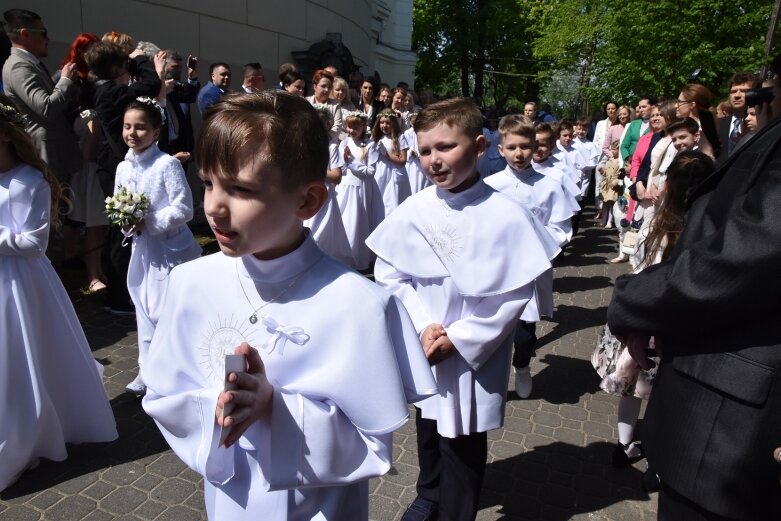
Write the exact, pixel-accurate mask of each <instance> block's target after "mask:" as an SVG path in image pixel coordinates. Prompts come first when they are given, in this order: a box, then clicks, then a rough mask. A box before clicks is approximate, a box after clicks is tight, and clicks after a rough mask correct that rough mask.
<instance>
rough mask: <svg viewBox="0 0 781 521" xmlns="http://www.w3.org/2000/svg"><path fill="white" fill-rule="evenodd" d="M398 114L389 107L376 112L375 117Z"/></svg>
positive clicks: (395, 115)
mask: <svg viewBox="0 0 781 521" xmlns="http://www.w3.org/2000/svg"><path fill="white" fill-rule="evenodd" d="M397 117H399V115H398V114H397V113H396V112H394V111H393V110H391V109H383V110H381V111H380V113H379V114H377V118H378V119H379V118H397Z"/></svg>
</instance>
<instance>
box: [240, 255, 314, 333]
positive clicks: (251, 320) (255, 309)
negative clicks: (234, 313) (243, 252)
mask: <svg viewBox="0 0 781 521" xmlns="http://www.w3.org/2000/svg"><path fill="white" fill-rule="evenodd" d="M235 266H236V276H237V277H238V278H239V287H240V288H241V292H242V293H244V298H245V299H246V300H247V304H249V307H250V308H252V314H251V315H250V316H249V319H248V320H249V323H250V324H256V323H257V322H258V311H260V310H261V309H263V308H264V307H266V306H268V305H269V304H271V303H272V302H276V301H277V299H279V298H280V297H281V296H282V295H284V294H285V293H287V291H288V290H289V289H290V288H292V287H293V286H294V285H295V283H296V282H298V279H300V278H301V277H302V276H303V275H304V273H301V274H300V275H298V276H297V277H295V278H294V279H293V280H292V282H290V284H288V285H287V286H286V287H285V288H284V289H283V290H282V291H280V292H279V293H278V294H277V295H276V296H274V298H272V299H269V300H267V301H265V302H264V303H263V304H261V305H260V306H258V307H253V305H252V301H251V300H250V299H249V296H248V295H247V291H246V290H245V289H244V284H243V283H242V282H241V275H240V274H239V261H238V259H237V260H236V264H235Z"/></svg>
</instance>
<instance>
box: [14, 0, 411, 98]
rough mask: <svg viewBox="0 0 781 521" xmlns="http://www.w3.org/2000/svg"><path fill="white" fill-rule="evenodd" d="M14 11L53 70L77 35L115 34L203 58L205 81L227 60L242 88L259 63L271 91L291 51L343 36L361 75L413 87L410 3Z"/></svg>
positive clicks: (194, 2) (104, 0)
mask: <svg viewBox="0 0 781 521" xmlns="http://www.w3.org/2000/svg"><path fill="white" fill-rule="evenodd" d="M14 7H22V8H25V9H30V10H32V11H35V12H36V13H38V14H39V15H41V17H42V18H43V19H44V23H45V24H46V26H47V28H48V29H49V35H50V37H51V39H52V41H51V44H50V47H49V57H48V58H47V59H45V60H44V61H45V62H46V64H47V66H48V67H49V69H50V70H55V69H57V68H58V67H59V65H60V62H61V61H62V59H63V58H64V56H65V53H66V52H67V48H68V45H69V44H70V42H71V41H72V39H73V37H74V36H75V35H76V34H78V33H81V32H90V33H95V34H97V35H98V36H100V35H102V34H103V33H105V32H107V31H117V32H124V33H128V34H130V35H132V36H133V37H134V38H135V39H136V40H137V41H150V42H153V43H156V44H157V45H159V46H160V47H163V48H174V49H177V50H178V51H179V52H180V53H181V54H182V55H184V56H187V55H188V54H193V55H195V56H198V57H199V58H200V62H201V71H200V76H201V81H202V82H205V81H207V80H208V65H209V64H210V63H212V62H215V61H225V62H228V63H230V64H231V65H232V66H233V67H234V80H233V81H234V82H233V87H234V88H238V87H239V85H240V83H241V80H240V78H239V76H240V70H241V69H240V67H241V65H243V64H244V63H247V62H254V61H259V62H260V63H261V64H262V65H263V67H264V69H265V73H266V78H267V83H268V84H273V83H274V82H275V79H276V76H277V72H276V71H277V67H278V66H279V64H281V63H284V62H292V61H294V60H293V58H292V56H291V54H290V53H291V52H293V51H304V50H307V49H308V48H309V46H310V45H312V44H313V43H315V42H317V41H320V40H322V39H324V38H325V36H326V33H341V34H342V41H343V43H344V44H345V45H346V46H347V47H348V48H349V49H350V51H351V52H352V55H353V59H354V61H355V63H356V64H357V65H359V66H360V67H361V70H362V71H363V72H364V74H367V75H370V74H373V73H374V71H375V70H376V71H377V72H378V73H379V74H380V76H381V77H382V79H383V81H385V82H387V83H391V84H394V85H395V83H396V82H398V81H406V82H408V83H409V84H410V85H412V84H413V81H414V72H415V59H416V57H415V54H414V53H412V52H411V51H410V50H409V49H410V42H411V38H412V0H281V1H280V0H0V12H4V11H5V10H7V9H11V8H14ZM378 26H379V27H378ZM378 28H379V30H378Z"/></svg>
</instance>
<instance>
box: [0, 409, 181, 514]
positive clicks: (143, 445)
mask: <svg viewBox="0 0 781 521" xmlns="http://www.w3.org/2000/svg"><path fill="white" fill-rule="evenodd" d="M111 408H112V410H113V411H114V417H115V418H116V420H117V431H118V432H119V438H118V439H117V440H115V441H113V442H110V443H85V444H81V445H73V444H68V459H66V460H65V461H59V462H57V461H50V460H46V459H42V460H41V463H40V465H39V466H38V467H37V468H35V469H34V470H29V471H27V472H25V473H24V474H23V475H22V477H21V478H20V479H19V481H17V482H16V483H15V484H14V485H13V486H11V487H9V488H7V489H5V490H4V491H3V492H2V494H0V499H2V500H4V501H7V500H12V499H14V498H18V497H21V496H26V495H28V494H32V493H35V492H39V491H41V490H45V489H48V488H52V487H54V486H56V485H59V484H60V483H63V482H65V481H70V480H73V479H75V478H79V477H80V476H85V479H86V477H87V475H89V474H92V473H94V472H96V471H98V472H100V471H101V470H108V469H110V468H111V467H114V466H117V465H121V464H123V463H127V462H133V461H138V460H140V459H142V458H144V457H146V456H151V455H154V454H158V453H161V452H164V451H167V450H168V449H169V447H168V444H167V443H166V441H165V439H164V438H163V436H162V435H161V434H160V431H159V430H158V429H157V426H156V425H155V423H154V422H153V421H152V419H151V418H150V417H149V416H147V415H146V413H145V412H144V410H143V409H142V408H141V400H140V399H138V398H135V397H133V396H130V395H128V394H123V395H121V396H118V397H116V398H114V399H113V400H111ZM137 477H139V476H135V477H133V479H134V480H135V479H136V478H137ZM89 479H92V480H93V481H94V480H96V479H97V477H95V476H94V475H93V476H92V477H90V478H89ZM76 481H77V483H76V486H78V485H79V483H78V480H76ZM80 487H81V488H84V484H81V485H80Z"/></svg>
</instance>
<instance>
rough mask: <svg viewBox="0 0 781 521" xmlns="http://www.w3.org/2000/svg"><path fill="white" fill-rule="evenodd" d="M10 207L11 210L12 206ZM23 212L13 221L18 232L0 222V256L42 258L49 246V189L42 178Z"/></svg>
mask: <svg viewBox="0 0 781 521" xmlns="http://www.w3.org/2000/svg"><path fill="white" fill-rule="evenodd" d="M11 206H12V210H13V207H14V205H11ZM23 210H24V211H23V215H20V216H19V217H18V218H17V219H15V220H16V222H17V223H18V226H17V227H16V228H17V229H18V230H19V231H14V230H13V229H12V228H11V227H10V226H8V225H7V224H4V223H2V222H0V255H13V256H15V257H42V256H43V255H44V254H45V253H46V246H47V245H48V244H49V217H50V213H51V188H50V187H49V183H47V182H46V181H44V180H43V178H41V180H40V182H39V183H38V184H37V185H36V186H35V187H34V188H32V190H31V203H30V206H29V208H24V209H23ZM20 213H21V212H20ZM9 224H10V223H9ZM6 289H7V288H6Z"/></svg>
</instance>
